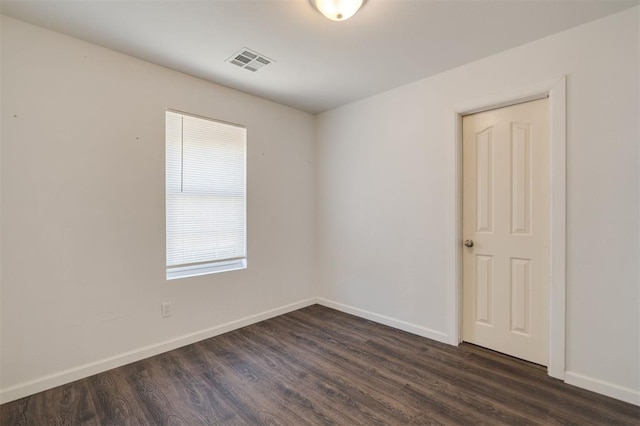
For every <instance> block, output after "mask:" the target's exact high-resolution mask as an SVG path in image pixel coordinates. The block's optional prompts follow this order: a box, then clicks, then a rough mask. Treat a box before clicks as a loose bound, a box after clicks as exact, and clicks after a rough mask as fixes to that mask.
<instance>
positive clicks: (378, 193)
mask: <svg viewBox="0 0 640 426" xmlns="http://www.w3.org/2000/svg"><path fill="white" fill-rule="evenodd" d="M638 28H639V27H638V8H634V9H631V10H628V11H625V12H622V13H620V14H617V15H613V16H611V17H608V18H605V19H602V20H599V21H595V22H592V23H589V24H586V25H583V26H580V27H577V28H574V29H571V30H569V31H566V32H563V33H560V34H557V35H553V36H550V37H547V38H544V39H541V40H538V41H536V42H533V43H530V44H528V45H525V46H522V47H519V48H516V49H512V50H509V51H506V52H503V53H501V54H498V55H495V56H492V57H488V58H485V59H483V60H480V61H478V62H475V63H472V64H469V65H466V66H463V67H460V68H457V69H455V70H452V71H449V72H446V73H443V74H440V75H438V76H435V77H431V78H427V79H424V80H421V81H418V82H415V83H412V84H409V85H407V86H404V87H400V88H397V89H395V90H392V91H389V92H386V93H383V94H380V95H377V96H374V97H371V98H368V99H365V100H362V101H359V102H355V103H353V104H350V105H347V106H344V107H342V108H338V109H336V110H333V111H329V112H326V113H324V114H322V115H320V116H319V119H318V142H317V143H318V146H317V158H318V163H319V168H318V183H317V185H318V208H319V210H318V221H319V231H318V235H319V259H320V272H321V277H320V278H321V283H322V285H321V287H320V296H321V297H322V298H324V299H326V302H325V303H327V304H329V305H330V306H335V307H338V308H341V309H344V310H347V311H351V312H354V313H359V314H361V315H365V316H369V317H371V318H377V319H379V320H382V321H385V322H387V323H390V324H394V325H396V326H401V327H403V328H405V329H409V330H413V331H415V332H419V333H421V334H423V335H425V336H429V337H433V338H436V339H440V340H447V338H448V336H451V335H452V333H453V332H454V330H452V324H451V323H450V322H448V321H447V318H448V316H447V315H448V313H449V312H448V307H449V306H452V303H453V302H452V301H451V300H448V299H447V297H448V296H447V295H448V294H449V293H448V292H447V289H448V288H450V287H451V286H455V273H454V270H453V269H454V268H452V265H454V264H455V262H454V260H453V259H452V258H451V250H450V247H451V245H452V244H455V238H456V235H455V226H456V220H457V219H456V215H455V210H454V207H453V206H454V205H455V202H454V200H453V199H452V197H456V192H455V179H456V176H455V169H456V157H455V144H453V143H452V141H451V139H450V138H449V137H448V135H449V134H450V133H451V131H450V129H448V128H447V126H450V125H451V122H450V120H448V119H447V118H448V116H447V115H446V111H447V110H448V109H451V108H454V107H455V106H457V105H459V104H468V103H469V102H471V101H474V100H475V99H483V98H487V97H488V96H495V95H499V94H501V93H503V92H511V91H517V90H519V89H520V88H526V87H529V86H531V85H537V84H538V83H540V82H544V81H548V80H552V79H555V78H558V77H560V76H562V75H565V74H566V75H567V76H568V77H567V82H568V88H567V94H568V97H567V126H568V127H567V155H568V160H567V234H568V235H567V318H566V321H567V335H566V368H567V375H566V379H567V381H568V382H571V383H574V384H577V385H580V386H583V387H587V388H590V389H592V390H597V391H600V392H603V393H606V394H609V395H612V396H615V397H618V398H621V399H625V400H627V401H630V402H634V403H636V404H640V337H639V336H640V318H639V314H638V311H639V306H640V298H639V287H640V285H639V284H640V277H639V271H638V259H639V256H640V251H639V245H638V235H639V234H638V232H639V222H640V220H639V217H640V210H639V197H638V194H639V189H640V185H639V173H638V170H639V152H638V147H639V140H640V133H639V127H638V120H639V118H638V117H639V116H640V111H639V105H638V96H639V95H638V76H639V70H638V68H639V64H638V63H639V54H638V52H639V49H638V43H639V37H638V31H639V29H638Z"/></svg>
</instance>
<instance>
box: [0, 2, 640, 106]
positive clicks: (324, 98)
mask: <svg viewBox="0 0 640 426" xmlns="http://www.w3.org/2000/svg"><path fill="white" fill-rule="evenodd" d="M637 4H638V1H637V0H599V1H591V0H503V1H500V0H470V1H458V0H440V1H436V0H369V1H368V2H367V3H366V4H365V6H364V7H363V8H362V10H361V11H360V12H359V13H358V14H356V16H354V17H353V18H351V19H350V20H348V21H344V22H333V21H329V20H328V19H326V18H324V17H323V16H322V15H320V13H318V12H317V11H315V10H314V9H313V8H312V7H311V6H310V4H309V2H308V0H206V1H193V0H169V1H168V0H155V1H148V0H147V1H144V0H71V1H69V0H38V1H36V0H0V11H1V12H2V13H3V14H5V15H8V16H12V17H15V18H18V19H22V20H24V21H27V22H31V23H34V24H36V25H40V26H42V27H46V28H50V29H52V30H55V31H58V32H61V33H64V34H68V35H71V36H74V37H77V38H80V39H83V40H87V41H90V42H92V43H96V44H98V45H101V46H105V47H108V48H110V49H113V50H117V51H119V52H123V53H126V54H129V55H132V56H136V57H139V58H142V59H145V60H147V61H150V62H154V63H156V64H160V65H164V66H166V67H169V68H173V69H176V70H179V71H182V72H185V73H187V74H191V75H194V76H197V77H201V78H203V79H206V80H210V81H213V82H215V83H219V84H222V85H225V86H228V87H232V88H235V89H238V90H241V91H244V92H247V93H251V94H254V95H257V96H261V97H263V98H267V99H271V100H274V101H276V102H279V103H282V104H285V105H289V106H292V107H295V108H298V109H301V110H304V111H308V112H311V113H318V112H322V111H326V110H328V109H332V108H335V107H338V106H340V105H344V104H346V103H349V102H352V101H354V100H357V99H361V98H364V97H366V96H370V95H373V94H376V93H380V92H383V91H385V90H389V89H391V88H394V87H397V86H400V85H402V84H405V83H409V82H412V81H416V80H418V79H420V78H424V77H428V76H431V75H434V74H437V73H440V72H443V71H446V70H448V69H452V68H455V67H457V66H460V65H463V64H466V63H469V62H472V61H474V60H477V59H480V58H483V57H485V56H488V55H492V54H494V53H498V52H501V51H504V50H506V49H509V48H511V47H514V46H518V45H521V44H524V43H527V42H529V41H533V40H536V39H538V38H541V37H544V36H547V35H550V34H553V33H556V32H559V31H562V30H565V29H568V28H571V27H574V26H577V25H580V24H582V23H585V22H588V21H591V20H594V19H598V18H600V17H604V16H607V15H610V14H612V13H616V12H618V11H621V10H623V9H626V8H629V7H633V6H635V5H637ZM242 47H249V48H251V49H253V50H256V51H257V52H259V53H261V54H263V55H265V56H267V57H270V58H273V59H275V60H276V61H277V62H276V63H275V64H272V65H269V66H267V67H265V68H263V69H262V70H260V71H258V72H257V73H252V72H250V71H247V70H244V69H242V68H240V67H237V66H235V65H231V64H229V63H227V62H225V60H226V59H227V58H228V57H229V56H231V55H232V54H233V53H235V52H236V51H238V50H239V49H241V48H242Z"/></svg>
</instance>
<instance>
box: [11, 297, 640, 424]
mask: <svg viewBox="0 0 640 426" xmlns="http://www.w3.org/2000/svg"><path fill="white" fill-rule="evenodd" d="M0 424H2V425H82V424H86V425H216V424H220V425H261V424H265V425H279V424H283V425H296V426H297V425H317V424H337V425H382V424H386V425H406V424H445V425H452V424H462V425H470V424H488V425H497V424H509V425H513V424H545V425H547V424H548V425H553V424H576V425H599V424H620V425H639V424H640V407H637V406H634V405H631V404H626V403H624V402H621V401H617V400H614V399H611V398H607V397H604V396H601V395H597V394H595V393H592V392H588V391H585V390H582V389H579V388H576V387H572V386H569V385H566V384H564V383H562V382H560V381H558V380H555V379H552V378H550V377H549V376H547V374H546V369H545V368H543V367H541V366H538V365H534V364H530V363H528V362H525V361H520V360H518V359H514V358H511V357H508V356H505V355H502V354H498V353H495V352H492V351H489V350H486V349H482V348H479V347H476V346H473V345H469V344H462V345H461V346H460V347H458V348H455V347H451V346H448V345H444V344H441V343H437V342H434V341H431V340H428V339H425V338H422V337H418V336H415V335H412V334H409V333H405V332H403V331H399V330H395V329H393V328H389V327H385V326H383V325H380V324H376V323H373V322H370V321H367V320H363V319H360V318H356V317H353V316H351V315H347V314H344V313H341V312H337V311H335V310H332V309H328V308H325V307H322V306H318V305H314V306H311V307H308V308H305V309H301V310H299V311H296V312H292V313H289V314H287V315H282V316H280V317H277V318H273V319H270V320H267V321H263V322H261V323H258V324H255V325H251V326H249V327H245V328H242V329H239V330H236V331H233V332H230V333H227V334H224V335H221V336H218V337H214V338H212V339H208V340H205V341H202V342H199V343H196V344H193V345H190V346H186V347H184V348H181V349H177V350H174V351H171V352H168V353H165V354H162V355H159V356H155V357H153V358H149V359H146V360H143V361H140V362H136V363H133V364H130V365H126V366H124V367H120V368H117V369H114V370H111V371H108V372H105V373H102V374H98V375H95V376H92V377H89V378H87V379H83V380H79V381H77V382H74V383H71V384H68V385H65V386H60V387H58V388H55V389H51V390H49V391H46V392H42V393H39V394H36V395H33V396H30V397H27V398H23V399H20V400H18V401H14V402H11V403H8V404H4V405H2V406H0Z"/></svg>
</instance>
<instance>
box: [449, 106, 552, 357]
mask: <svg viewBox="0 0 640 426" xmlns="http://www.w3.org/2000/svg"><path fill="white" fill-rule="evenodd" d="M548 127H549V126H548V101H547V99H540V100H536V101H532V102H527V103H523V104H519V105H514V106H510V107H505V108H499V109H495V110H492V111H486V112H481V113H478V114H472V115H468V116H465V117H463V119H462V129H463V130H462V133H463V139H462V140H463V142H462V143H463V147H462V152H463V160H462V162H463V177H462V179H463V184H462V192H463V193H462V203H463V218H462V221H463V224H462V231H463V234H462V235H463V241H464V246H463V248H462V252H463V254H462V268H463V271H462V274H463V289H462V294H463V314H462V315H463V319H462V324H463V329H462V338H463V340H464V341H467V342H470V343H474V344H477V345H480V346H484V347H487V348H489V349H493V350H496V351H499V352H502V353H506V354H509V355H512V356H515V357H518V358H522V359H525V360H527V361H532V362H535V363H537V364H542V365H547V362H548V322H549V313H548V312H549V300H548V299H549V296H548V294H549V128H548Z"/></svg>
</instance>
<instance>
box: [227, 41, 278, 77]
mask: <svg viewBox="0 0 640 426" xmlns="http://www.w3.org/2000/svg"><path fill="white" fill-rule="evenodd" d="M227 62H230V63H232V64H233V65H237V66H239V67H241V68H244V69H246V70H249V71H251V72H256V71H258V70H259V69H260V68H262V67H266V66H267V65H269V64H270V63H272V62H275V61H274V60H273V59H269V58H267V57H266V56H264V55H262V54H260V53H258V52H256V51H255V50H251V49H249V48H247V47H244V48H242V49H240V50H238V51H237V52H236V53H234V54H233V55H231V56H230V57H228V58H227Z"/></svg>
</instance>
